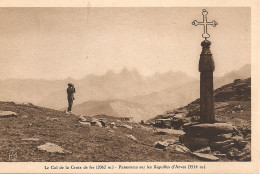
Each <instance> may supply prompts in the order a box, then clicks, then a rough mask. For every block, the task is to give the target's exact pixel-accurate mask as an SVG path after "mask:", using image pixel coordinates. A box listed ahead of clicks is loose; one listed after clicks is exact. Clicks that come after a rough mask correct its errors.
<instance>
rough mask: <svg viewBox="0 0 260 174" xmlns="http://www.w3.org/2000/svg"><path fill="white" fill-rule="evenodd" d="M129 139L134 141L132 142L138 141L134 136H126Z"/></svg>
mask: <svg viewBox="0 0 260 174" xmlns="http://www.w3.org/2000/svg"><path fill="white" fill-rule="evenodd" d="M125 135H126V136H127V137H128V138H130V139H132V140H134V141H136V140H137V139H136V138H135V137H134V136H133V135H129V134H125Z"/></svg>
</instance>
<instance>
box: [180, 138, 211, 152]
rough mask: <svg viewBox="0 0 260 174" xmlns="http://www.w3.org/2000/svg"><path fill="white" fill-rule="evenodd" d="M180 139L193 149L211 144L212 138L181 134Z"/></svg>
mask: <svg viewBox="0 0 260 174" xmlns="http://www.w3.org/2000/svg"><path fill="white" fill-rule="evenodd" d="M179 141H180V142H181V143H182V144H184V145H185V146H187V147H188V148H189V149H191V150H192V151H193V150H198V149H201V148H204V147H207V146H209V142H210V139H208V138H199V137H191V136H187V135H181V136H180V137H179Z"/></svg>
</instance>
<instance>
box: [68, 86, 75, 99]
mask: <svg viewBox="0 0 260 174" xmlns="http://www.w3.org/2000/svg"><path fill="white" fill-rule="evenodd" d="M74 93H76V89H75V88H74V87H68V88H67V94H68V97H67V98H68V100H75V98H74Z"/></svg>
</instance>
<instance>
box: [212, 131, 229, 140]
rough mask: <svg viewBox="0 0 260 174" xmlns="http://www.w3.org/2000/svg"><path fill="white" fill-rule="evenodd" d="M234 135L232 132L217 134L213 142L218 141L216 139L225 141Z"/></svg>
mask: <svg viewBox="0 0 260 174" xmlns="http://www.w3.org/2000/svg"><path fill="white" fill-rule="evenodd" d="M231 137H232V133H228V134H219V135H216V136H215V137H214V138H212V139H211V140H212V142H216V141H225V140H228V139H230V138H231Z"/></svg>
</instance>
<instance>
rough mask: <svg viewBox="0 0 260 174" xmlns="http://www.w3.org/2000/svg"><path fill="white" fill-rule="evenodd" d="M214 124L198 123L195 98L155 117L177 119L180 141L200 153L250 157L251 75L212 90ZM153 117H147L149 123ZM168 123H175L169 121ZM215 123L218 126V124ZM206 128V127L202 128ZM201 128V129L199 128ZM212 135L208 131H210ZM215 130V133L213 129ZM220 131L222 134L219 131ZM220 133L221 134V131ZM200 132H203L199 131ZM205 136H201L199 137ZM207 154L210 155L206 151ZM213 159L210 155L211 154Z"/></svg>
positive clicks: (244, 159)
mask: <svg viewBox="0 0 260 174" xmlns="http://www.w3.org/2000/svg"><path fill="white" fill-rule="evenodd" d="M214 98H215V117H216V122H217V123H216V125H215V126H214V125H212V124H209V125H199V124H198V121H199V115H200V111H199V109H200V104H199V103H200V101H199V99H197V100H195V101H193V102H191V103H189V104H188V105H186V106H184V107H181V108H177V109H174V110H171V111H167V112H165V113H164V114H162V115H158V116H157V117H156V118H155V119H169V118H172V119H173V120H174V119H176V118H178V122H177V123H179V124H180V125H182V126H180V125H179V126H178V128H180V129H182V128H184V132H185V133H186V134H185V136H184V137H182V138H180V142H182V143H184V144H185V145H186V146H187V147H189V148H190V149H193V150H198V149H199V148H206V149H203V151H204V150H205V151H204V152H203V155H204V153H206V155H209V156H210V154H211V155H212V154H214V155H215V156H221V157H224V158H228V159H231V160H238V161H250V160H251V78H248V79H242V80H241V79H236V80H234V82H233V83H230V84H227V85H224V86H222V87H220V88H218V89H216V90H215V91H214ZM155 119H152V120H150V122H153V121H154V120H155ZM172 124H173V125H172V126H174V124H176V122H172ZM218 124H219V125H218ZM206 129H209V130H207V131H205V130H206ZM202 130H203V131H202ZM213 130H214V135H213V134H208V133H209V132H210V131H211V132H212V131H213ZM216 131H217V132H216ZM221 132H222V133H221ZM223 132H224V133H223ZM202 133H203V134H202ZM203 135H205V136H206V137H205V136H203ZM208 153H210V154H208ZM213 158H214V157H213Z"/></svg>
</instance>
